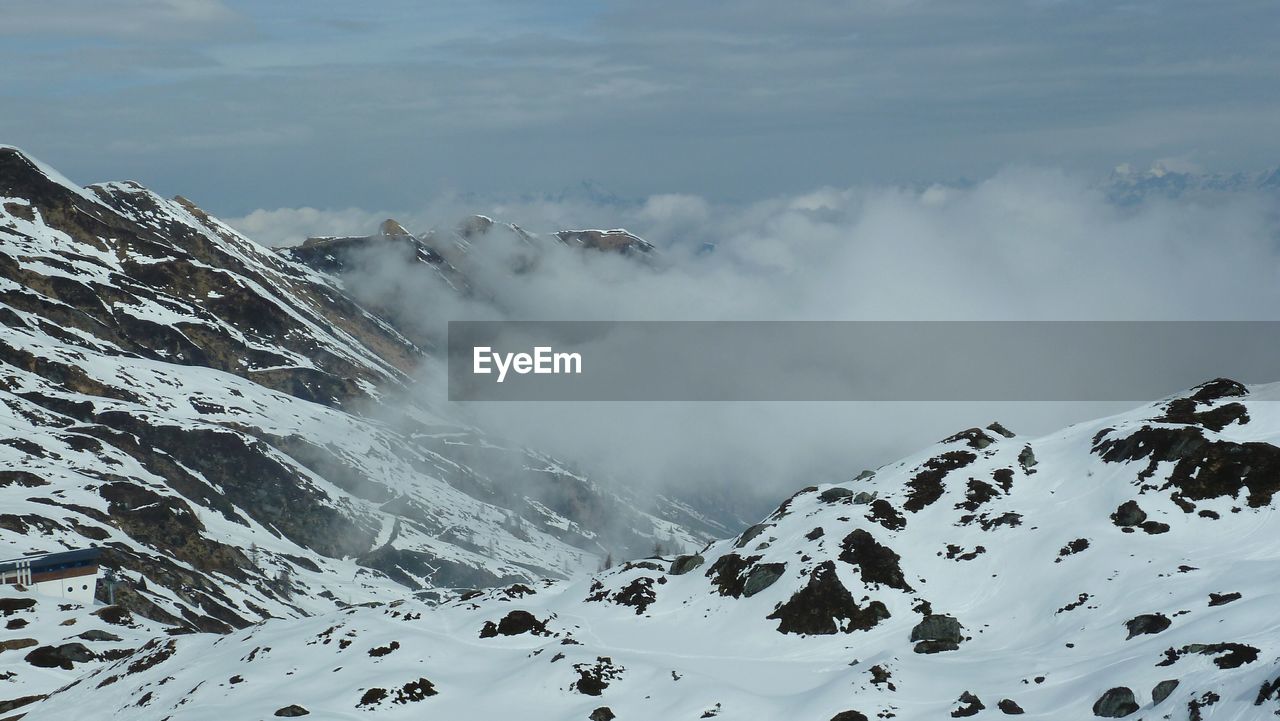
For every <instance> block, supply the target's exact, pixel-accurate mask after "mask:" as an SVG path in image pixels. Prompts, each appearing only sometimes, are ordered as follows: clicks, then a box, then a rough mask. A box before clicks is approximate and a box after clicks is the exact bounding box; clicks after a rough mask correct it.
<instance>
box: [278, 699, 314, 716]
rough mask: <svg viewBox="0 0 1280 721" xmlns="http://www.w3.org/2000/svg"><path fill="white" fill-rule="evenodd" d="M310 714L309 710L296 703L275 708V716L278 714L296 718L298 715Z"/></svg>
mask: <svg viewBox="0 0 1280 721" xmlns="http://www.w3.org/2000/svg"><path fill="white" fill-rule="evenodd" d="M310 714H311V712H310V711H308V710H306V709H305V708H303V707H301V706H299V705H298V704H296V703H295V704H290V705H288V706H285V707H284V708H279V709H276V712H275V715H276V716H280V717H282V718H297V717H299V716H309V715H310Z"/></svg>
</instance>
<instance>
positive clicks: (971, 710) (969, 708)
mask: <svg viewBox="0 0 1280 721" xmlns="http://www.w3.org/2000/svg"><path fill="white" fill-rule="evenodd" d="M957 703H959V704H960V705H959V706H958V707H957V708H956V709H955V710H954V711H952V712H951V718H964V717H965V716H976V715H977V714H978V712H979V711H981V710H982V709H984V708H986V707H987V706H986V704H984V703H982V699H980V698H978V697H977V696H975V695H973V693H971V692H969V691H965V692H964V693H962V694H960V698H959V700H958V701H957Z"/></svg>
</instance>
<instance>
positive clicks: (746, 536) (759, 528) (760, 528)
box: [734, 523, 772, 548]
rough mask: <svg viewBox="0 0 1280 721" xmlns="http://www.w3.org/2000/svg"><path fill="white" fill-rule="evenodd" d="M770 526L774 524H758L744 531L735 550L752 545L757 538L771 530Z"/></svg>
mask: <svg viewBox="0 0 1280 721" xmlns="http://www.w3.org/2000/svg"><path fill="white" fill-rule="evenodd" d="M770 525H772V524H769V523H757V524H755V525H754V526H751V527H750V528H748V529H747V530H745V531H743V532H742V535H741V536H739V537H738V542H737V543H736V544H734V548H742V547H744V546H746V545H747V544H748V543H751V541H752V540H754V539H755V538H756V537H757V536H759V535H760V534H761V533H764V532H765V531H766V530H767V529H768V528H769V526H770Z"/></svg>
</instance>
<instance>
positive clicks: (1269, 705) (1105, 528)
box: [29, 380, 1280, 721]
mask: <svg viewBox="0 0 1280 721" xmlns="http://www.w3.org/2000/svg"><path fill="white" fill-rule="evenodd" d="M1277 400H1280V385H1275V386H1262V387H1254V388H1246V387H1245V386H1242V385H1240V384H1238V383H1235V382H1232V381H1227V380H1217V381H1213V382H1210V383H1207V384H1204V385H1202V386H1200V387H1198V388H1195V389H1192V390H1191V391H1188V392H1187V393H1185V394H1182V395H1180V396H1178V397H1175V398H1170V399H1167V400H1165V401H1163V402H1160V403H1158V404H1155V405H1151V406H1148V407H1144V408H1140V409H1138V410H1135V411H1133V412H1130V413H1126V414H1123V415H1119V416H1115V417H1112V418H1106V419H1102V420H1099V421H1096V422H1091V423H1083V424H1079V425H1076V426H1073V427H1071V428H1068V429H1066V430H1064V431H1061V432H1059V433H1055V434H1051V435H1048V436H1045V437H1038V438H1028V437H1022V436H1018V435H1015V434H1014V433H1012V432H1010V431H1009V430H1007V429H1005V428H1004V427H1002V426H1000V425H999V424H992V425H991V426H990V427H988V428H972V429H968V430H966V431H962V432H960V433H957V434H955V435H954V436H951V437H949V438H947V439H945V440H943V441H941V442H939V443H938V444H936V445H934V446H932V447H930V448H927V449H925V450H923V451H921V452H920V453H917V454H915V455H913V456H910V457H907V458H904V459H902V460H900V461H898V462H896V463H892V464H889V465H886V466H884V467H882V468H880V469H878V470H876V471H866V472H863V473H861V474H859V475H858V476H857V477H856V478H854V479H853V480H851V481H849V482H847V483H841V484H837V485H832V486H824V487H812V488H805V489H803V490H801V491H799V492H798V493H797V494H795V495H794V496H793V497H791V498H789V499H787V500H786V501H785V502H784V503H782V505H781V506H779V507H778V508H777V510H776V511H774V512H773V513H772V514H770V515H769V516H768V517H767V518H765V519H764V520H763V521H761V522H760V523H758V524H756V525H753V526H751V527H750V528H748V529H746V530H745V531H743V532H742V533H740V534H739V535H738V536H736V537H734V538H729V539H727V540H723V541H717V542H713V543H710V544H708V545H707V546H706V547H704V548H703V549H702V550H701V551H699V552H698V553H697V554H690V555H681V556H675V557H653V558H648V559H644V560H638V561H632V562H628V563H625V564H623V565H621V566H619V567H617V568H614V569H612V570H609V571H606V572H602V573H600V574H597V575H596V576H594V577H592V578H580V579H573V580H560V581H556V580H546V581H537V582H522V583H515V584H511V585H507V586H505V587H503V588H500V589H497V590H492V591H487V592H471V593H466V594H462V595H460V596H459V597H457V598H456V599H454V600H451V601H448V602H446V603H444V604H442V605H438V606H434V607H430V606H428V605H425V604H422V603H420V602H418V601H416V600H413V599H411V598H408V597H406V598H405V599H402V600H397V601H391V602H373V603H367V604H361V605H358V606H354V607H350V608H347V609H344V610H340V611H333V612H329V613H325V614H319V615H316V616H313V617H308V618H301V619H293V620H272V621H268V622H266V623H263V624H260V625H258V626H255V627H253V628H250V629H245V630H241V631H237V632H234V633H231V634H227V635H215V634H190V635H185V636H179V637H173V638H158V639H156V640H154V641H151V642H148V643H147V644H145V645H143V646H142V647H140V648H138V649H137V650H136V651H135V652H133V653H131V654H128V655H125V656H122V657H120V658H118V659H116V660H113V661H106V662H102V663H99V664H97V665H96V666H90V667H88V668H87V673H85V674H84V675H82V676H80V677H79V678H78V679H77V680H76V681H75V682H74V683H72V684H70V685H69V686H67V687H66V688H63V689H61V690H59V691H57V692H56V693H53V694H52V695H51V696H49V698H48V699H46V700H43V701H40V702H37V703H34V704H32V705H30V706H29V708H30V709H31V713H32V717H33V718H71V717H75V716H76V715H77V714H78V713H80V712H81V711H82V710H83V709H85V708H90V707H92V708H96V709H100V710H102V713H103V714H104V717H112V718H129V719H140V720H145V719H156V720H159V719H170V718H171V719H191V720H193V721H195V720H200V719H217V718H221V717H222V716H225V714H226V710H227V709H232V708H234V709H236V710H237V712H238V713H240V714H241V715H242V716H243V717H245V718H250V717H252V718H271V717H297V716H304V715H310V716H314V717H316V718H351V719H359V718H366V717H368V718H375V717H376V718H405V719H410V718H426V717H430V718H448V719H488V718H510V717H518V718H522V719H584V720H586V719H589V720H591V721H601V720H607V719H615V718H616V719H655V718H662V719H699V718H716V717H719V718H727V719H779V718H795V719H815V720H818V721H827V720H828V719H831V720H832V721H861V720H865V719H890V718H895V719H903V720H913V721H914V720H921V721H923V720H933V719H943V718H964V717H970V716H978V717H979V718H999V717H1004V716H1022V717H1025V718H1034V719H1054V720H1059V719H1089V718H1135V719H1136V718H1144V719H1174V720H1176V721H1187V720H1193V721H1194V720H1205V719H1214V720H1217V721H1223V720H1227V719H1260V718H1267V717H1272V716H1274V715H1280V622H1277V620H1276V618H1275V614H1274V613H1273V609H1274V608H1275V607H1276V604H1277V603H1278V602H1280V593H1278V591H1277V587H1276V584H1275V582H1274V578H1275V576H1276V573H1277V572H1278V571H1280V547H1277V545H1276V543H1275V540H1274V539H1275V535H1274V534H1275V532H1276V527H1275V526H1276V518H1277V515H1276V509H1275V503H1276V499H1275V494H1276V492H1277V491H1280V447H1277V445H1276V443H1277V441H1280V405H1277V403H1276V401H1277ZM112 714H114V716H112Z"/></svg>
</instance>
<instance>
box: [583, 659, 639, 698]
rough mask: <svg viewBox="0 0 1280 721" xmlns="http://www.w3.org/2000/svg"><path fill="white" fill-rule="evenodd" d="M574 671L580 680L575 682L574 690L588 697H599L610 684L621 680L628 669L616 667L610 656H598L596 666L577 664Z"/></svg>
mask: <svg viewBox="0 0 1280 721" xmlns="http://www.w3.org/2000/svg"><path fill="white" fill-rule="evenodd" d="M573 670H574V671H576V672H577V673H578V680H577V681H574V682H573V688H574V690H575V691H577V692H578V693H581V694H585V695H587V696H599V695H600V694H602V693H604V690H605V689H606V688H608V687H609V682H610V681H613V680H615V679H617V678H619V677H620V676H621V675H622V672H623V671H625V670H626V669H624V668H623V667H621V666H615V665H614V664H613V659H611V658H609V657H608V656H598V657H597V658H596V662H595V663H594V664H586V663H575V664H574V665H573Z"/></svg>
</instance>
